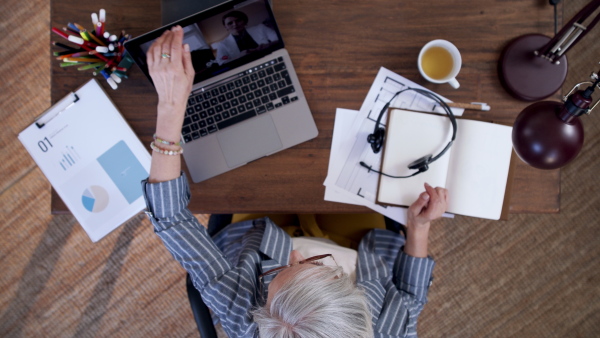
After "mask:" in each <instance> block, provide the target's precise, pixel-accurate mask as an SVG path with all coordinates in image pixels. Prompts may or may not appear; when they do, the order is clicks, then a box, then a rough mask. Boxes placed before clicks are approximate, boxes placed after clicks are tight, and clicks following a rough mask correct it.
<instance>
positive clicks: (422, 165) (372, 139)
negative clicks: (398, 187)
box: [360, 87, 457, 178]
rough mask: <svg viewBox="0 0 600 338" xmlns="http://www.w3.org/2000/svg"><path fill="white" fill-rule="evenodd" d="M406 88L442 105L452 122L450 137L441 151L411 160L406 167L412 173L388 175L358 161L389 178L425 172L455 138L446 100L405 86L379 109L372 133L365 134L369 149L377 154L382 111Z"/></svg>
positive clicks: (381, 134)
mask: <svg viewBox="0 0 600 338" xmlns="http://www.w3.org/2000/svg"><path fill="white" fill-rule="evenodd" d="M408 90H412V91H415V92H417V93H419V94H421V95H423V96H426V97H428V98H429V99H431V100H433V101H435V102H437V103H438V104H439V105H440V107H442V108H443V109H444V111H445V112H446V115H448V118H450V122H451V123H452V139H451V140H450V142H448V144H447V145H446V147H444V149H442V151H441V152H440V153H439V154H437V155H435V156H433V155H431V154H429V155H425V156H423V157H421V158H419V159H417V160H415V161H413V162H411V163H410V164H409V165H408V169H412V170H417V171H416V172H415V173H414V174H412V175H409V176H393V175H388V174H386V173H383V172H381V171H377V170H374V169H372V167H371V166H369V165H367V164H366V163H365V162H362V161H361V162H360V165H361V166H363V167H365V168H367V169H369V171H373V172H376V173H378V174H381V175H383V176H387V177H391V178H409V177H413V176H415V175H418V174H420V173H422V172H425V171H427V170H428V169H429V165H430V164H431V163H433V162H435V161H436V160H437V159H438V158H440V157H442V155H444V154H445V153H446V151H448V149H450V147H451V146H452V143H453V142H454V139H456V130H457V126H456V118H455V117H454V114H453V113H452V110H451V109H450V107H449V106H448V105H447V104H446V102H444V100H442V99H441V98H440V97H439V96H437V95H436V94H434V93H432V92H430V91H427V90H423V89H418V88H410V87H409V88H406V89H403V90H401V91H399V92H396V94H394V96H392V98H391V99H390V100H389V101H388V102H387V103H386V104H385V106H383V109H381V112H380V113H379V117H377V122H376V123H375V130H373V133H372V134H369V136H367V142H369V143H370V144H371V149H373V152H374V153H375V154H377V153H378V152H380V151H381V148H382V147H383V143H384V141H385V129H383V127H380V123H381V118H382V117H383V113H385V111H386V110H387V109H388V108H389V106H390V104H391V103H392V101H394V99H395V98H396V97H397V96H398V95H400V94H401V93H404V92H405V91H408Z"/></svg>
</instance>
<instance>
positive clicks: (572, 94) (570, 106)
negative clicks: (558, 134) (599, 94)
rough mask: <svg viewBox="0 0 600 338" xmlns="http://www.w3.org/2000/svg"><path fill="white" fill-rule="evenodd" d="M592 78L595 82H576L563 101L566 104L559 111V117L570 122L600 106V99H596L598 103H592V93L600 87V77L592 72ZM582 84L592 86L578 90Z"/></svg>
mask: <svg viewBox="0 0 600 338" xmlns="http://www.w3.org/2000/svg"><path fill="white" fill-rule="evenodd" d="M592 80H594V82H589V81H586V82H580V83H578V84H576V85H575V86H574V87H573V88H572V89H571V90H570V91H569V93H567V95H565V96H564V97H563V102H564V103H565V104H564V106H563V107H562V108H561V111H560V113H559V118H560V119H561V120H563V121H565V122H569V121H570V120H571V119H572V118H573V117H576V116H580V115H582V114H587V115H589V114H590V113H591V112H592V110H594V108H596V106H598V103H600V99H598V100H596V103H594V105H592V94H593V93H594V89H596V88H598V89H600V78H599V77H598V74H597V73H592ZM582 85H590V86H589V87H587V88H586V89H585V90H578V89H579V87H581V86H582ZM590 106H591V107H590Z"/></svg>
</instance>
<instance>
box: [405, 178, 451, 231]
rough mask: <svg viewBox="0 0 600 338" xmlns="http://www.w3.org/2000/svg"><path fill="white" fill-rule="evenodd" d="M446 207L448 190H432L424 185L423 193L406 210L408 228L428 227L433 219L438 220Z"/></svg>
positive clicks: (438, 188) (427, 185)
mask: <svg viewBox="0 0 600 338" xmlns="http://www.w3.org/2000/svg"><path fill="white" fill-rule="evenodd" d="M447 207H448V190H446V189H444V188H440V187H437V188H433V187H432V186H430V185H429V184H427V183H425V192H423V193H421V195H419V198H418V199H417V200H416V201H415V202H414V203H413V204H411V206H410V207H409V208H408V222H407V223H408V224H407V226H408V227H413V228H421V227H424V226H429V223H430V222H431V221H433V220H434V219H437V218H440V217H441V216H442V214H443V213H444V212H446V208H447Z"/></svg>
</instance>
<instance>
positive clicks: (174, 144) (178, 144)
mask: <svg viewBox="0 0 600 338" xmlns="http://www.w3.org/2000/svg"><path fill="white" fill-rule="evenodd" d="M152 137H153V138H154V140H155V141H156V142H159V143H162V144H166V145H169V146H180V145H181V141H179V142H171V141H166V140H163V139H161V138H159V137H158V136H156V134H154V135H152Z"/></svg>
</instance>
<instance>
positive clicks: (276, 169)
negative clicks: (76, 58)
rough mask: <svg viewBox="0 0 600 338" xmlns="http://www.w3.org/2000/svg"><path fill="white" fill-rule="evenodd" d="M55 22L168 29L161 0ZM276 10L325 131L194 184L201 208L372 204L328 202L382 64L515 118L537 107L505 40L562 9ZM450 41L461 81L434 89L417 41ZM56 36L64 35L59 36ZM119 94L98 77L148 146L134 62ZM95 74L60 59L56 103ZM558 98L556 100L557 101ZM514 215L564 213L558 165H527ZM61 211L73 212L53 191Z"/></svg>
mask: <svg viewBox="0 0 600 338" xmlns="http://www.w3.org/2000/svg"><path fill="white" fill-rule="evenodd" d="M51 6H52V18H51V19H52V20H51V21H52V22H51V23H52V25H53V26H55V27H63V26H65V25H66V23H67V22H77V23H79V24H82V25H84V26H86V27H89V26H91V23H89V22H90V13H92V12H97V11H98V10H99V7H98V6H103V8H104V9H106V11H107V22H106V25H107V26H106V29H107V30H108V31H111V32H118V31H119V30H121V29H124V30H125V31H126V32H127V33H130V34H133V35H134V36H137V35H140V34H142V33H145V32H147V31H149V30H152V29H154V28H156V27H158V26H160V22H161V20H160V2H159V0H149V1H122V0H119V1H118V0H106V1H103V2H102V4H99V3H93V2H81V1H75V0H53V1H52V5H51ZM274 11H275V16H276V18H277V21H278V24H279V26H280V29H281V33H282V35H283V38H284V41H285V43H286V48H287V49H288V51H289V53H290V55H291V58H292V61H293V62H294V66H295V68H296V71H297V73H298V76H299V78H300V82H301V84H302V87H303V89H304V92H305V94H306V96H307V99H308V103H309V105H310V107H311V110H312V113H313V115H314V118H315V121H316V123H317V127H318V129H319V136H318V138H316V139H314V140H312V141H310V142H306V143H304V144H301V145H299V146H296V147H294V148H292V149H289V150H285V151H283V152H280V153H277V154H275V155H273V156H269V157H267V158H263V159H260V160H258V161H256V162H253V163H251V164H249V165H246V166H244V167H242V168H239V169H236V170H234V171H231V172H229V173H226V174H223V175H221V176H218V177H216V178H213V179H210V180H208V181H205V182H202V183H199V184H192V185H191V188H192V196H193V197H192V200H191V204H190V208H191V210H192V211H193V212H195V213H231V212H243V213H248V212H295V213H346V212H369V211H370V209H367V208H364V207H358V206H352V205H346V204H339V203H332V202H326V201H324V200H323V195H324V186H323V181H324V180H325V177H326V175H327V165H328V159H329V151H330V146H331V136H332V132H333V120H334V115H335V111H336V108H338V107H341V108H348V109H359V108H360V106H361V103H362V101H363V100H364V98H365V96H366V94H367V92H368V90H369V88H370V86H371V84H372V82H373V80H374V78H375V75H376V74H377V71H378V70H379V68H380V67H381V66H383V67H386V68H388V69H390V70H392V71H394V72H396V73H398V74H400V75H402V76H405V77H407V78H409V79H411V80H413V81H415V82H417V83H419V84H422V85H424V86H425V87H427V88H429V89H431V90H433V91H436V92H438V93H440V94H441V95H444V96H446V97H448V98H450V99H451V100H453V101H456V102H472V101H478V102H487V103H488V104H490V106H491V107H492V110H491V111H490V112H479V113H478V112H472V111H468V112H466V113H465V116H472V117H482V118H485V119H488V120H496V121H499V122H506V123H512V122H513V121H514V119H515V117H516V116H517V114H518V113H519V112H520V111H521V110H522V109H523V108H524V107H526V106H527V105H528V103H526V102H521V101H518V100H516V99H513V98H512V97H511V96H509V95H508V94H507V93H506V92H505V91H504V90H503V89H502V87H501V85H500V82H499V80H498V76H497V70H496V65H497V60H498V57H499V55H500V52H501V50H502V48H503V46H504V45H505V44H506V43H507V42H508V41H509V40H510V39H512V38H514V37H516V36H518V35H521V34H525V33H535V32H537V33H544V34H547V35H551V34H552V30H553V10H552V6H549V5H548V4H547V3H546V2H540V1H535V0H526V1H523V0H511V1H506V0H456V1H452V2H451V3H450V2H448V3H446V2H445V1H433V0H424V1H397V0H395V1H392V0H363V1H338V0H328V1H322V0H302V1H300V0H297V1H284V0H280V1H277V0H275V1H274ZM436 38H441V39H446V40H450V41H452V42H453V43H454V44H455V45H456V46H457V47H458V48H459V49H460V51H461V54H462V58H463V66H462V70H461V72H460V74H459V76H458V78H457V79H458V80H459V81H460V83H461V87H460V89H458V90H454V89H452V88H451V87H450V86H449V85H433V84H430V83H427V82H426V81H425V80H424V79H422V78H421V77H420V75H419V73H418V70H417V67H416V60H417V55H418V53H419V50H420V48H421V47H422V46H423V45H424V44H425V43H426V42H428V41H430V40H433V39H436ZM52 40H55V41H58V40H60V38H59V37H55V36H53V37H52ZM129 75H130V78H129V79H127V80H125V81H124V82H123V83H122V84H121V85H120V86H119V89H118V90H117V91H113V90H112V89H110V87H109V86H108V85H107V83H105V82H104V81H103V80H102V81H101V82H102V83H103V85H104V88H106V90H107V92H108V93H109V95H110V96H111V98H112V99H113V100H114V102H115V103H116V105H117V107H118V108H119V109H120V111H121V112H122V113H123V115H124V116H125V118H126V119H127V121H128V122H129V123H130V125H131V127H132V128H133V130H134V131H135V132H136V133H137V135H138V136H139V137H140V139H141V140H142V142H143V143H144V144H149V143H150V141H151V136H152V134H153V131H154V124H155V114H156V109H155V105H156V101H157V99H156V95H155V92H154V89H153V87H152V86H151V85H150V83H149V82H148V81H147V80H146V78H145V77H144V76H143V74H142V72H141V71H140V70H139V69H138V68H137V66H134V67H133V68H132V70H131V71H130V74H129ZM90 76H91V74H90V73H89V72H78V71H77V70H75V69H72V68H63V69H61V68H60V67H59V66H58V62H57V61H55V60H53V61H52V101H53V102H56V101H57V100H59V99H60V98H62V97H63V96H64V95H66V94H67V93H68V92H69V91H71V90H73V89H75V88H76V87H78V86H80V85H81V84H83V83H84V82H85V81H86V80H87V79H89V77H90ZM558 97H559V96H558V95H557V96H555V97H554V99H557V98H558ZM518 162H519V163H518V165H517V167H516V173H515V180H514V184H513V190H512V191H513V193H512V199H511V212H513V213H517V212H550V213H552V212H558V210H559V194H560V172H559V171H558V170H554V171H541V170H536V169H532V168H530V167H528V166H526V165H525V164H524V163H522V162H521V161H520V160H519V161H518ZM52 210H53V212H61V211H67V208H66V207H65V206H64V204H62V201H61V200H60V198H59V197H58V196H56V195H53V198H52Z"/></svg>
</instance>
